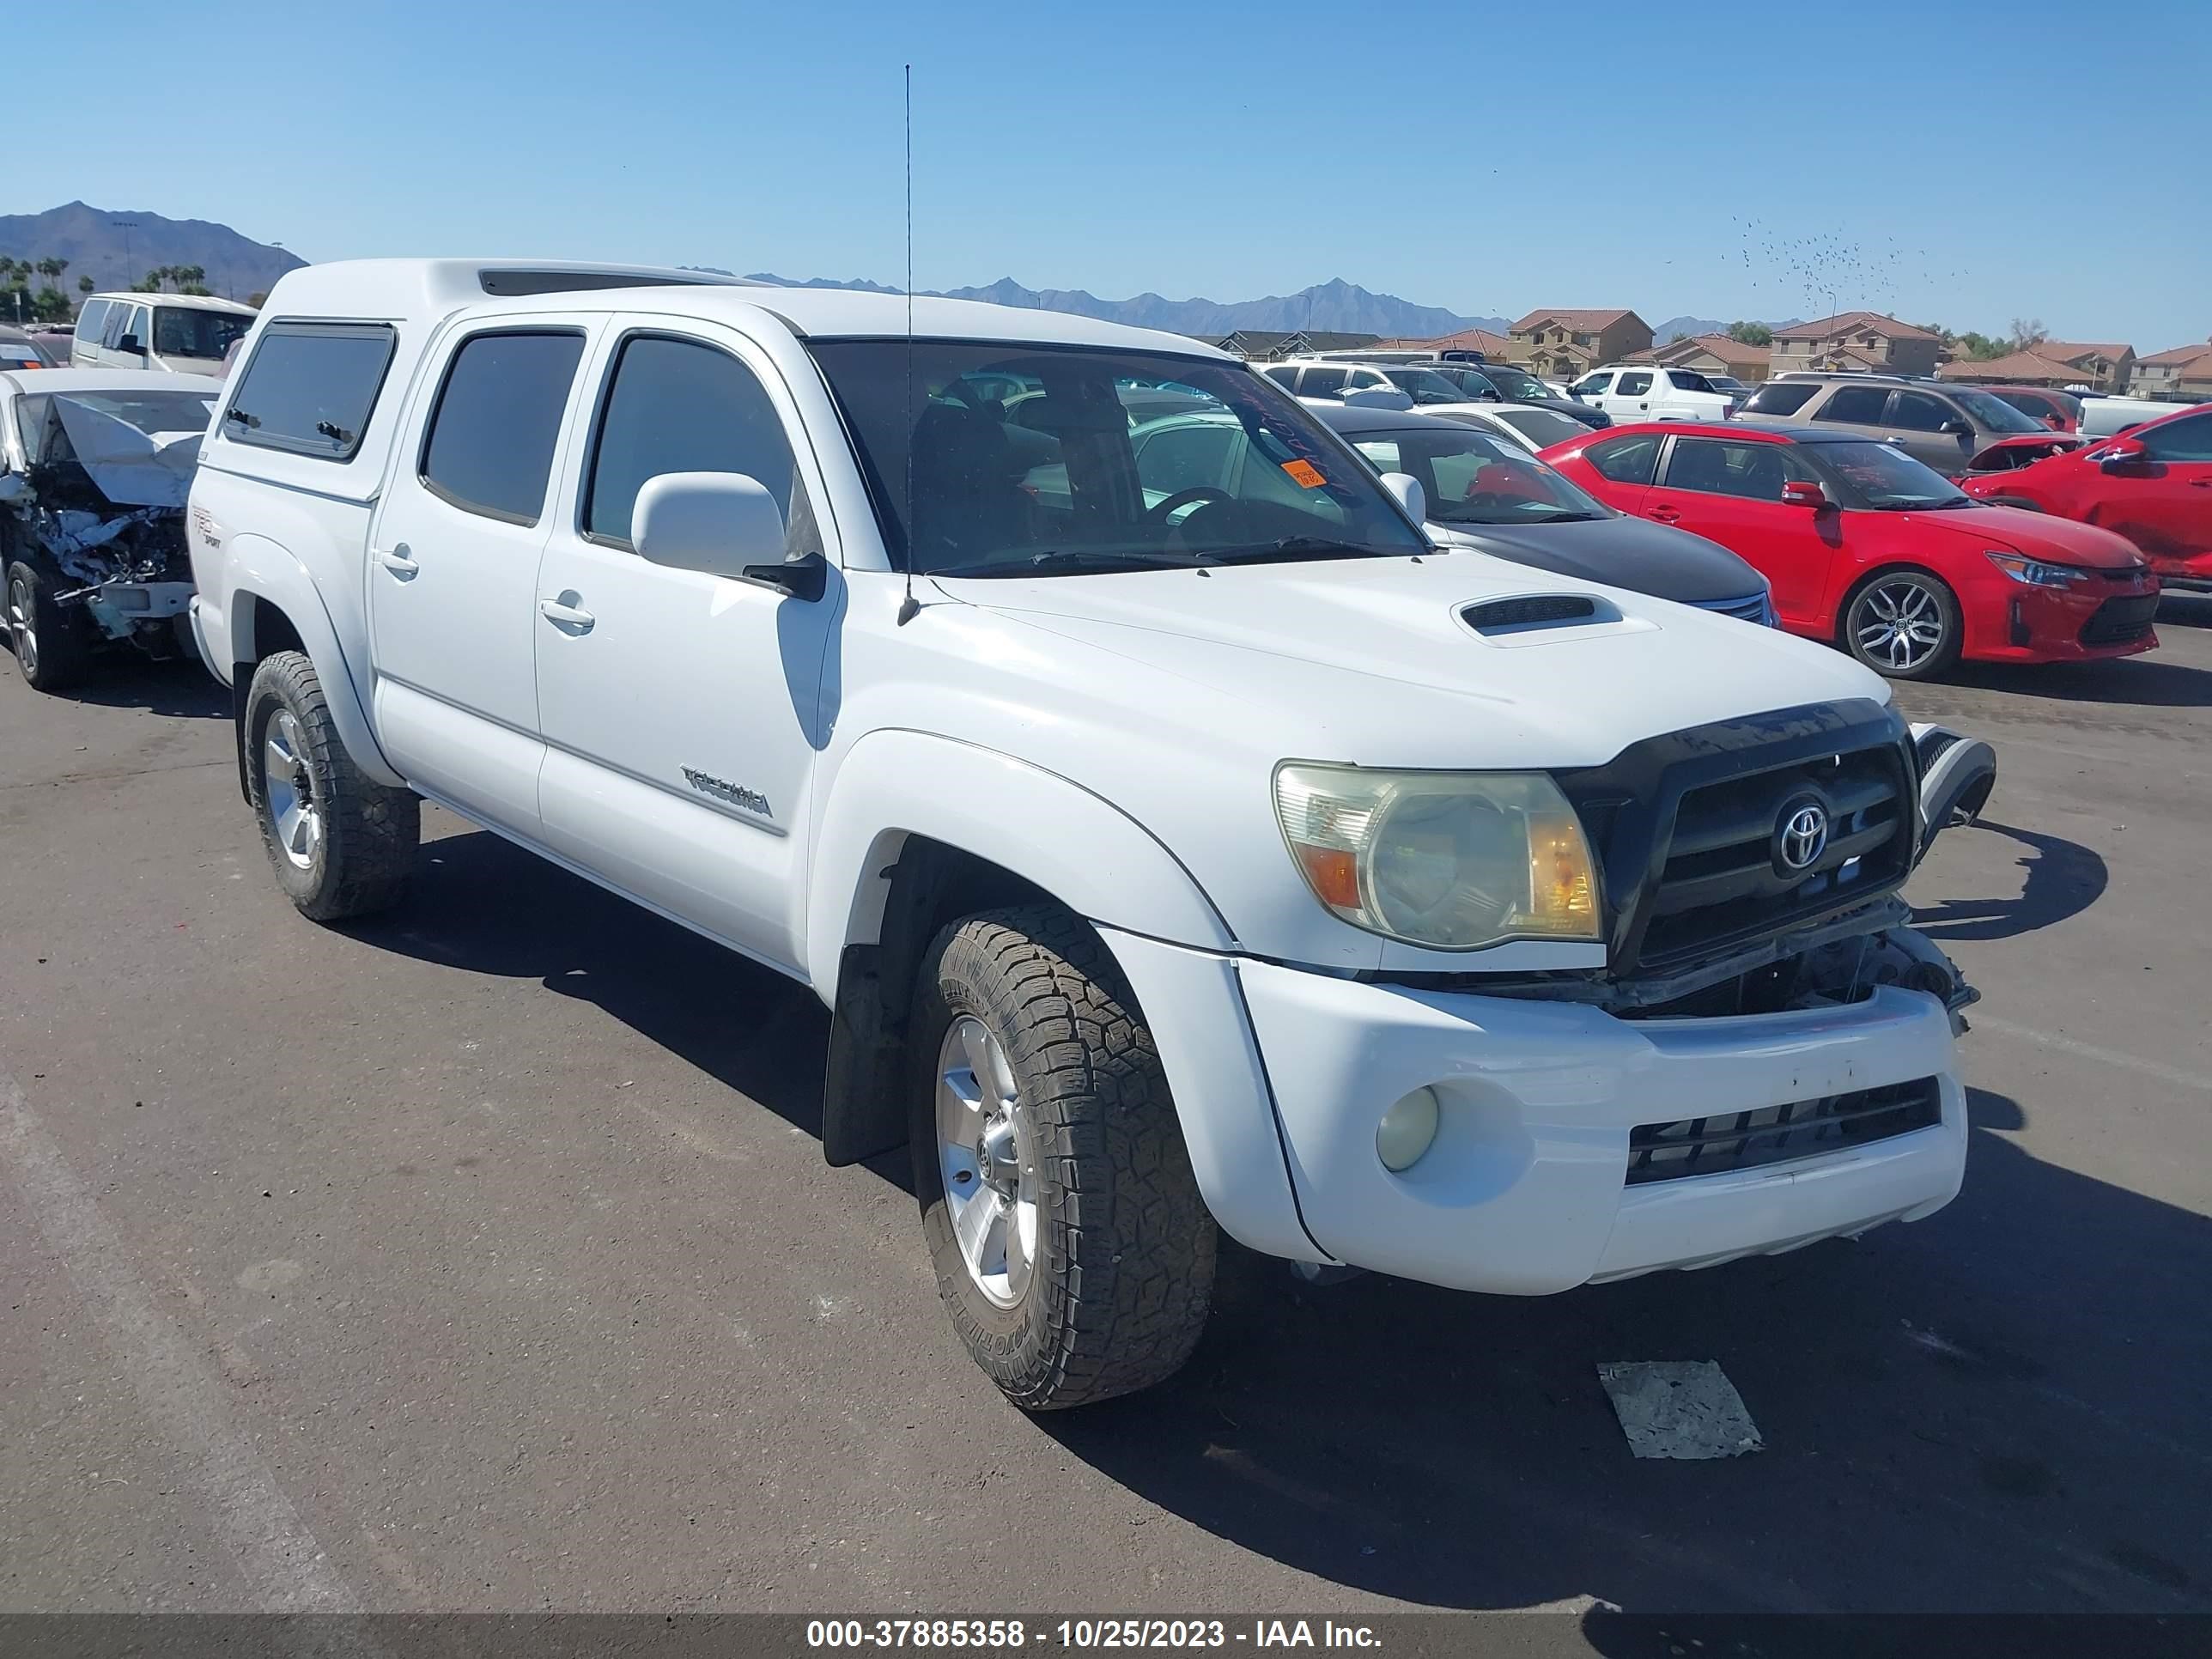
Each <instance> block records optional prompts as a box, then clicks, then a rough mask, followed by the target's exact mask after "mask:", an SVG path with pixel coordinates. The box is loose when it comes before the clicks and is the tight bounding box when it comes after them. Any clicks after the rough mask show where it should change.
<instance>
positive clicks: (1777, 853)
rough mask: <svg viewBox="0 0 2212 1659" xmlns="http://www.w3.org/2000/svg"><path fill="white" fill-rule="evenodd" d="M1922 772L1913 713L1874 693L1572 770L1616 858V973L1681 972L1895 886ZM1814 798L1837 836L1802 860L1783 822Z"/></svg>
mask: <svg viewBox="0 0 2212 1659" xmlns="http://www.w3.org/2000/svg"><path fill="white" fill-rule="evenodd" d="M1917 777H1918V771H1917V767H1916V765H1915V763H1914V761H1913V756H1912V750H1911V742H1910V739H1909V738H1908V736H1907V733H1906V732H1905V721H1904V718H1903V717H1902V716H1901V715H1900V714H1898V712H1897V710H1896V709H1895V708H1894V707H1892V706H1888V705H1883V704H1878V703H1874V702H1865V701H1859V700H1852V701H1846V702H1826V703H1810V704H1806V705H1804V706H1802V707H1799V708H1782V709H1777V710H1775V711H1773V712H1772V713H1771V714H1757V715H1752V716H1748V717H1747V718H1744V719H1741V720H1724V721H1721V722H1718V723H1717V724H1714V725H1711V726H1692V727H1690V728H1688V729H1686V730H1684V731H1680V732H1668V733H1667V734H1666V735H1664V736H1662V737H1657V738H1647V739H1645V740H1644V742H1642V743H1638V744H1631V745H1630V746H1629V747H1628V748H1626V749H1625V750H1622V751H1621V752H1620V754H1619V755H1617V756H1616V757H1613V759H1612V760H1611V761H1608V762H1607V763H1606V764H1604V765H1603V766H1599V767H1592V768H1589V769H1586V770H1583V771H1577V772H1567V773H1562V774H1560V775H1559V787H1561V788H1562V789H1563V790H1564V791H1565V793H1566V796H1567V799H1569V800H1571V801H1572V802H1573V803H1574V805H1575V809H1576V811H1577V812H1578V813H1580V814H1581V817H1582V820H1583V828H1584V829H1585V830H1586V831H1587V832H1588V834H1589V838H1590V843H1591V848H1592V850H1593V851H1595V853H1596V854H1597V856H1598V860H1599V862H1600V864H1601V866H1602V872H1603V876H1604V886H1605V905H1606V922H1607V939H1608V944H1609V949H1608V953H1607V954H1608V957H1609V958H1610V960H1609V963H1608V966H1609V967H1610V969H1611V970H1612V971H1613V973H1615V974H1621V975H1628V974H1650V973H1662V974H1664V973H1674V972H1678V971H1680V970H1681V969H1685V968H1687V967H1689V966H1692V965H1693V964H1694V963H1697V962H1699V961H1703V960H1710V959H1711V958H1713V957H1719V956H1723V955H1726V954H1727V953H1729V952H1730V951H1736V950H1740V949H1741V948H1743V947H1745V946H1747V945H1756V944H1758V943H1759V942H1760V941H1762V940H1764V939H1769V938H1771V937H1773V936H1774V935H1776V934H1778V933H1789V932H1794V931H1796V930H1798V929H1801V928H1807V927H1816V926H1818V925H1819V924H1820V922H1821V921H1825V920H1826V919H1828V918H1830V917H1832V916H1835V915H1841V914H1843V913H1844V911H1847V910H1853V909H1857V908H1859V907H1861V906H1863V905H1866V904H1869V903H1872V902H1875V900H1876V899H1879V898H1881V896H1883V895H1884V894H1886V893H1888V892H1892V891H1894V890H1896V889H1897V888H1898V887H1899V886H1900V885H1902V884H1903V883H1904V880H1905V875H1906V873H1907V872H1908V871H1909V870H1910V868H1911V855H1912V848H1913V845H1914V842H1915V840H1916V838H1917V835H1918V818H1917V813H1916V810H1915V807H1914V803H1913V792H1914V789H1915V787H1917ZM1810 803H1817V804H1819V805H1820V807H1821V808H1822V811H1824V812H1825V813H1826V816H1827V819H1828V836H1827V841H1826V844H1825V845H1824V846H1823V847H1822V848H1821V849H1820V852H1819V854H1817V855H1816V856H1815V857H1814V858H1813V859H1812V860H1810V861H1809V862H1808V864H1807V866H1806V867H1805V868H1803V869H1802V870H1793V869H1791V868H1790V866H1788V864H1787V862H1786V860H1784V859H1783V858H1782V856H1781V849H1780V848H1779V846H1778V833H1777V832H1778V828H1779V825H1780V823H1781V820H1782V819H1783V817H1784V816H1786V815H1785V813H1784V808H1785V807H1789V808H1790V809H1791V810H1792V811H1794V810H1795V809H1796V806H1797V805H1803V804H1810Z"/></svg>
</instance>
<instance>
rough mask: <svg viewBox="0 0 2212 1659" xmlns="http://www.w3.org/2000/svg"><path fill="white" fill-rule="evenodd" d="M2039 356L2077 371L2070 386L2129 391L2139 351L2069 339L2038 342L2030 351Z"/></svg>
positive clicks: (2117, 345)
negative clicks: (2129, 383) (2086, 343)
mask: <svg viewBox="0 0 2212 1659" xmlns="http://www.w3.org/2000/svg"><path fill="white" fill-rule="evenodd" d="M2028 349H2029V350H2031V351H2033V353H2034V354H2035V355H2036V356H2039V357H2048V358H2050V359H2051V362H2056V363H2065V364H2068V365H2069V366H2070V367H2071V368H2073V370H2074V379H2073V380H2072V381H2070V382H2069V384H2071V385H2075V386H2087V387H2089V388H2090V389H2091V390H2092V391H2094V392H2125V391H2126V390H2127V389H2128V382H2129V381H2130V380H2132V379H2133V378H2134V377H2135V372H2136V349H2135V348H2134V347H2133V346H2131V345H2121V344H2108V345H2082V344H2079V343H2074V342H2071V341H2067V340H2038V341H2037V342H2036V343H2034V344H2033V345H2032V346H2030V347H2029V348H2028Z"/></svg>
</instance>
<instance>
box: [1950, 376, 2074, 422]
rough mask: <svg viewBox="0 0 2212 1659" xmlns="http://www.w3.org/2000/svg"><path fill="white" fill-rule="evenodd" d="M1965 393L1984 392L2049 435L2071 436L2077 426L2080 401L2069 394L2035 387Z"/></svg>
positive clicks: (1974, 388)
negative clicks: (2041, 423)
mask: <svg viewBox="0 0 2212 1659" xmlns="http://www.w3.org/2000/svg"><path fill="white" fill-rule="evenodd" d="M1966 390H1968V391H1972V392H1988V393H1989V394H1990V397H1992V398H1996V399H1998V400H1999V401H2000V402H2002V403H2008V404H2011V405H2012V406H2013V407H2014V408H2015V409H2016V410H2019V411H2020V412H2021V414H2023V415H2025V416H2027V417H2028V419H2030V420H2032V421H2040V422H2043V423H2044V425H2045V426H2047V427H2049V428H2051V430H2052V431H2053V432H2071V431H2073V430H2074V428H2076V427H2078V426H2080V425H2081V399H2080V398H2077V397H2075V395H2074V394H2073V393H2072V392H2046V391H2045V390H2044V389H2043V388H2042V387H2041V386H1970V387H1967V388H1966Z"/></svg>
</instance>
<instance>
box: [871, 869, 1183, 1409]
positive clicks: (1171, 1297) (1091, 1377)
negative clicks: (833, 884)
mask: <svg viewBox="0 0 2212 1659" xmlns="http://www.w3.org/2000/svg"><path fill="white" fill-rule="evenodd" d="M963 1015H972V1016H973V1017H975V1018H977V1019H979V1020H981V1022H982V1023H983V1024H985V1025H986V1026H987V1027H988V1028H989V1030H991V1032H992V1033H993V1034H994V1036H996V1037H997V1039H998V1041H999V1042H1000V1045H1001V1046H1002V1047H1003V1048H1004V1049H1005V1051H1006V1057H1007V1060H1009V1062H1010V1063H1011V1065H1012V1070H1013V1073H1014V1076H1015V1078H1016V1079H1017V1081H1018V1085H1019V1088H1020V1091H1021V1097H1022V1099H1023V1102H1024V1110H1025V1111H1026V1112H1027V1113H1028V1114H1029V1122H1030V1128H1031V1131H1032V1133H1034V1135H1035V1136H1036V1145H1037V1146H1038V1148H1039V1152H1040V1158H1039V1162H1040V1164H1041V1170H1040V1177H1041V1178H1040V1181H1039V1191H1038V1200H1037V1246H1036V1265H1035V1268H1034V1271H1033V1274H1032V1277H1031V1278H1030V1282H1029V1285H1028V1286H1027V1289H1026V1291H1024V1294H1023V1295H1022V1297H1021V1298H1020V1299H1019V1300H1018V1302H1016V1304H1014V1305H1013V1306H1012V1308H1001V1307H1000V1306H998V1305H996V1304H994V1303H993V1302H992V1301H991V1300H990V1299H989V1298H988V1297H985V1296H984V1295H983V1293H982V1291H981V1289H980V1288H979V1287H978V1286H977V1285H976V1283H975V1279H974V1278H973V1277H972V1276H971V1275H970V1274H969V1270H968V1265H967V1263H966V1261H964V1260H963V1257H962V1255H961V1253H960V1245H959V1243H958V1241H957V1239H956V1238H955V1237H954V1236H953V1231H952V1226H951V1219H950V1215H949V1209H948V1206H947V1204H946V1202H945V1176H944V1171H943V1170H942V1168H941V1166H940V1164H939V1157H938V1139H937V1128H936V1115H935V1102H936V1091H937V1084H938V1060H939V1048H940V1045H941V1043H942V1042H943V1040H944V1038H945V1034H946V1032H947V1031H948V1030H950V1029H951V1025H952V1024H953V1022H954V1021H956V1020H957V1019H958V1018H960V1017H961V1016H963ZM908 1047H909V1049H910V1052H911V1054H912V1057H913V1063H914V1070H913V1085H912V1097H911V1099H912V1126H911V1127H912V1133H911V1135H910V1145H911V1146H912V1150H913V1155H914V1180H915V1195H916V1197H917V1198H919V1200H921V1214H922V1231H923V1233H924V1235H925V1236H926V1237H927V1239H928V1242H929V1250H930V1257H931V1261H932V1263H933V1266H934V1267H935V1268H936V1272H937V1283H938V1289H939V1294H940V1295H941V1296H942V1297H943V1298H944V1302H945V1309H946V1310H947V1312H949V1313H950V1314H951V1318H952V1323H953V1326H954V1328H956V1329H957V1331H958V1332H959V1334H960V1338H961V1340H962V1341H963V1343H965V1344H966V1346H967V1348H968V1352H969V1354H970V1355H971V1356H972V1357H973V1358H974V1359H975V1363H976V1364H978V1365H980V1366H981V1367H982V1368H983V1370H985V1371H986V1372H987V1374H988V1375H989V1376H990V1377H991V1379H992V1381H993V1382H994V1383H997V1384H998V1385H999V1387H1000V1389H1002V1390H1003V1391H1004V1392H1005V1394H1006V1397H1007V1398H1008V1399H1009V1400H1011V1401H1013V1402H1014V1404H1016V1405H1017V1406H1019V1407H1023V1408H1024V1410H1028V1411H1032V1412H1044V1411H1057V1410H1062V1409H1065V1408H1066V1407H1072V1406H1084V1405H1090V1404H1092V1403H1094V1402H1095V1401H1101V1400H1109V1399H1111V1398H1113V1397H1114V1396H1115V1395H1124V1394H1132V1393H1134V1392H1136V1391H1137V1390H1138V1389H1146V1388H1150V1387H1151V1386H1152V1384H1154V1383H1159V1382H1162V1381H1164V1379H1165V1378H1167V1377H1169V1376H1172V1375H1173V1374H1174V1373H1175V1372H1176V1370H1178V1369H1179V1368H1180V1367H1181V1366H1182V1364H1183V1362H1184V1361H1185V1360H1186V1359H1188V1358H1189V1357H1190V1353H1191V1350H1192V1349H1193V1348H1194V1347H1195V1346H1197V1344H1198V1339H1199V1336H1200V1333H1201V1332H1202V1331H1204V1329H1205V1328H1206V1310H1207V1304H1208V1302H1209V1300H1210V1298H1211V1297H1212V1290H1213V1271H1214V1251H1215V1245H1216V1243H1217V1234H1216V1231H1215V1228H1214V1224H1213V1218H1212V1216H1211V1215H1210V1214H1209V1213H1208V1212H1207V1211H1206V1202H1205V1200H1204V1199H1202V1198H1201V1197H1200V1195H1199V1190H1198V1181H1197V1178H1196V1176H1194V1175H1193V1174H1192V1172H1191V1167H1190V1154H1189V1152H1188V1149H1187V1148H1186V1147H1185V1146H1184V1145H1183V1139H1182V1125H1181V1123H1180V1122H1179V1121H1178V1120H1177V1118H1176V1108H1175V1103H1174V1101H1173V1100H1172V1099H1171V1098H1170V1097H1169V1094H1168V1085H1167V1078H1166V1075H1165V1074H1164V1073H1163V1071H1162V1070H1161V1067H1160V1060H1159V1055H1158V1053H1157V1052H1156V1051H1155V1050H1154V1048H1153V1047H1152V1034H1151V1032H1150V1031H1148V1030H1146V1027H1145V1024H1144V1022H1143V1019H1142V1018H1141V1017H1140V1016H1139V1013H1138V1012H1137V1009H1136V1005H1135V1000H1134V999H1133V997H1132V996H1131V995H1130V994H1129V991H1128V988H1127V984H1126V983H1125V982H1124V981H1123V980H1122V978H1121V972H1120V969H1118V968H1117V967H1116V965H1115V962H1114V960H1113V957H1112V956H1111V955H1110V953H1109V951H1107V949H1106V946H1105V945H1104V943H1103V941H1102V940H1101V939H1099V937H1098V935H1097V933H1096V932H1094V931H1093V930H1092V929H1091V927H1090V926H1089V925H1088V924H1086V923H1085V922H1084V921H1081V920H1079V918H1077V917H1075V916H1073V915H1069V914H1068V913H1067V912H1066V911H1064V910H1061V909H1059V908H1056V907H1054V906H1050V905H1032V906H1024V907H1021V908H1008V909H1003V910H993V911H987V912H985V913H983V914H981V915H973V916H969V917H967V918H966V919H964V920H963V921H957V922H955V923H953V924H952V925H951V926H950V927H946V928H945V930H944V931H943V932H942V933H939V934H938V936H937V938H936V939H935V940H934V941H933V943H932V944H931V945H930V948H929V951H928V953H927V956H926V957H924V959H923V963H922V968H921V975H920V976H919V980H918V982H917V985H916V987H915V999H914V1012H913V1018H912V1021H911V1023H910V1024H909V1027H908Z"/></svg>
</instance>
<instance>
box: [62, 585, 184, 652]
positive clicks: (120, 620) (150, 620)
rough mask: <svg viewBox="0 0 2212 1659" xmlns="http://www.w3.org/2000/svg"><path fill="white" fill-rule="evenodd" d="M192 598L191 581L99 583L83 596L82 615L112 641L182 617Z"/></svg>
mask: <svg viewBox="0 0 2212 1659" xmlns="http://www.w3.org/2000/svg"><path fill="white" fill-rule="evenodd" d="M191 599H192V585H191V583H190V582H134V581H112V582H102V583H100V585H99V586H97V587H94V588H91V589H89V590H87V591H86V592H84V595H83V600H84V609H85V614H86V615H87V616H88V617H91V618H92V620H93V623H94V625H95V626H97V627H98V628H99V629H100V632H101V633H102V634H105V635H106V636H107V637H108V638H109V639H111V640H127V639H129V638H130V637H131V635H133V634H135V633H137V632H138V631H139V630H141V629H146V628H149V627H152V626H154V625H155V624H156V623H161V624H167V623H169V621H170V619H171V618H172V617H181V616H183V615H184V614H185V611H186V608H187V607H188V606H189V605H191Z"/></svg>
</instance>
